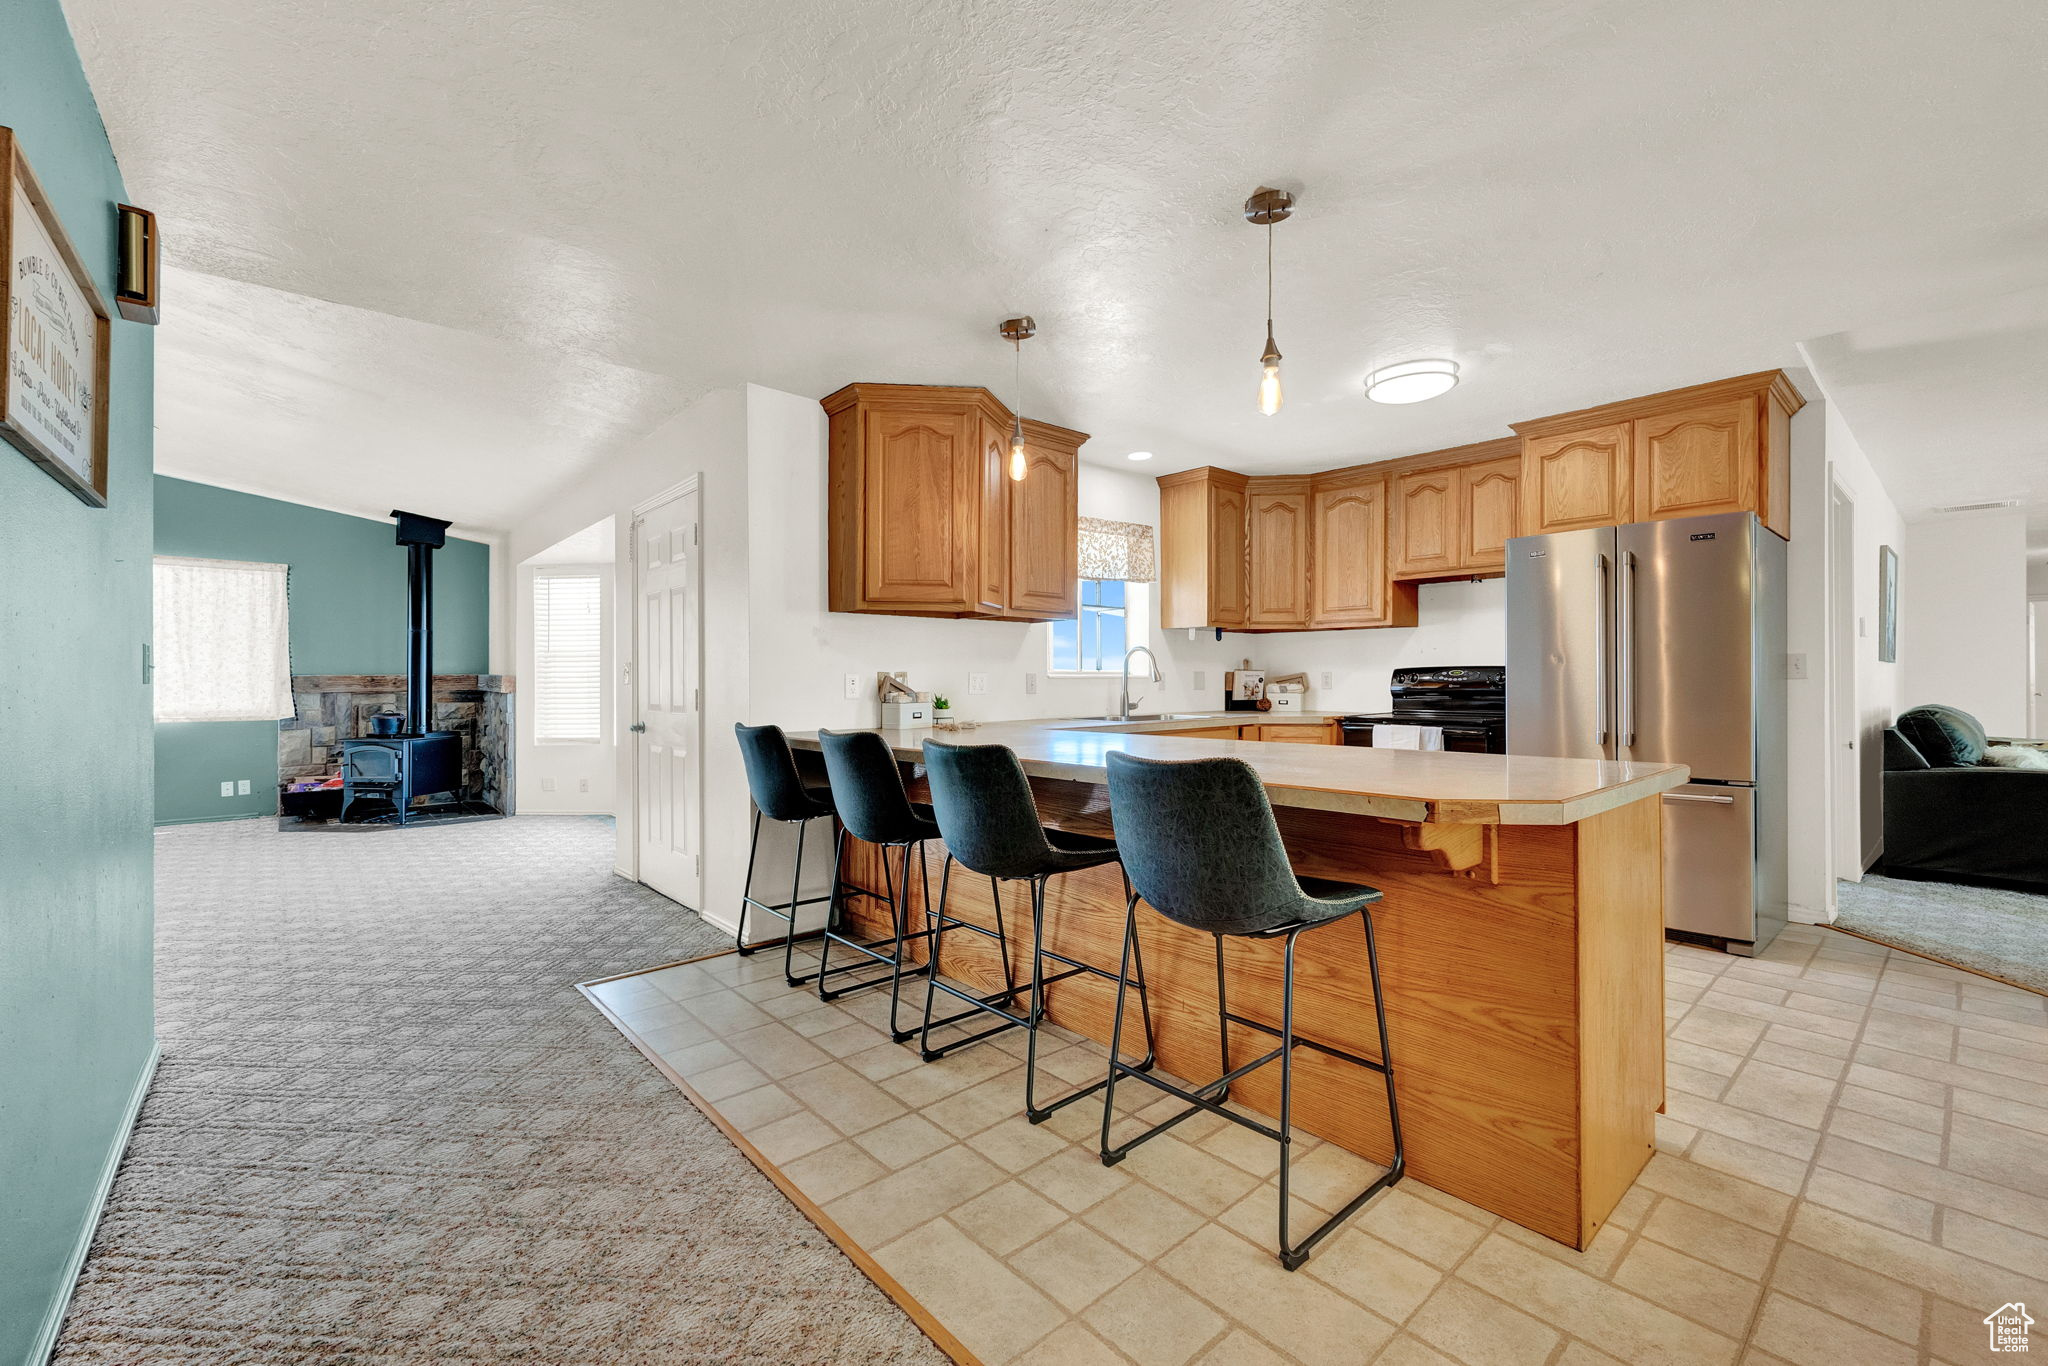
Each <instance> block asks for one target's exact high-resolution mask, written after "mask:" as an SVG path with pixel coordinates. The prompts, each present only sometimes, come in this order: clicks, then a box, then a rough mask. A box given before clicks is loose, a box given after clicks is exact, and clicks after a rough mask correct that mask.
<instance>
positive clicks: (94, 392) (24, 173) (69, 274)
mask: <svg viewBox="0 0 2048 1366" xmlns="http://www.w3.org/2000/svg"><path fill="white" fill-rule="evenodd" d="M0 265H4V266H5V267H6V272H7V273H6V277H5V278H4V279H0V437H5V438H6V439H7V440H8V442H10V443H11V444H12V445H14V446H15V447H16V448H17V449H18V450H20V451H21V453H22V454H23V455H25V456H27V457H28V458H29V459H31V460H33V461H35V462H36V463H37V464H38V465H41V466H42V467H43V468H44V469H45V470H48V471H49V473H50V476H51V477H52V478H53V479H55V480H56V481H57V482H58V483H60V484H62V485H64V487H66V488H68V489H70V490H71V491H72V492H73V493H74V494H76V495H77V496H78V498H79V500H80V501H81V502H84V503H89V504H91V505H92V506H94V507H105V506H106V505H107V370H108V348H109V345H110V343H111V340H112V333H113V321H112V315H111V314H110V313H108V311H107V305H106V301H105V300H104V299H102V298H101V297H100V291H99V286H97V285H96V284H94V283H93V278H92V272H91V271H89V270H87V269H86V268H85V262H84V261H83V260H81V259H80V257H79V255H78V249H77V248H76V247H74V246H73V245H72V244H71V238H70V236H69V234H67V233H66V232H65V231H64V225H63V224H62V223H60V222H58V221H57V215H56V212H55V211H54V210H53V209H52V208H51V207H50V201H49V199H48V198H47V197H46V196H45V195H44V194H43V188H42V186H41V185H39V184H37V183H36V177H35V172H34V171H32V170H30V169H29V164H28V158H27V157H25V156H23V155H22V151H21V144H20V143H19V142H17V141H16V140H15V137H14V131H13V130H12V129H10V128H0Z"/></svg>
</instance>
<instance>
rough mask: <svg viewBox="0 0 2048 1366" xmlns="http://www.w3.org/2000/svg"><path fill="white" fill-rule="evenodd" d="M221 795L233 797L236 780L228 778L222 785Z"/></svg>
mask: <svg viewBox="0 0 2048 1366" xmlns="http://www.w3.org/2000/svg"><path fill="white" fill-rule="evenodd" d="M220 795H221V796H223V797H232V796H234V795H235V780H234V779H233V778H230V779H228V780H227V781H226V782H224V783H222V784H221V785H220Z"/></svg>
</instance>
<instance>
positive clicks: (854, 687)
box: [846, 674, 860, 702]
mask: <svg viewBox="0 0 2048 1366" xmlns="http://www.w3.org/2000/svg"><path fill="white" fill-rule="evenodd" d="M846 700H847V701H849V702H858V701H859V700H860V675H859V674H848V675H847V676H846Z"/></svg>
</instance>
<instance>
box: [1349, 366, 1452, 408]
mask: <svg viewBox="0 0 2048 1366" xmlns="http://www.w3.org/2000/svg"><path fill="white" fill-rule="evenodd" d="M1457 383H1458V363H1457V362H1456V361H1453V360H1407V361H1402V362H1401V363H1400V364H1399V365H1383V366H1381V367H1380V368H1379V369H1377V370H1375V371H1373V372H1372V373H1371V374H1369V375H1367V376H1366V377H1365V396H1366V397H1367V398H1369V399H1371V400H1372V401H1373V402H1374V403H1421V402H1422V401H1423V400H1425V399H1431V398H1435V397H1436V396H1437V395H1439V394H1448V393H1449V392H1450V391H1451V390H1452V389H1453V388H1455V387H1456V386H1457Z"/></svg>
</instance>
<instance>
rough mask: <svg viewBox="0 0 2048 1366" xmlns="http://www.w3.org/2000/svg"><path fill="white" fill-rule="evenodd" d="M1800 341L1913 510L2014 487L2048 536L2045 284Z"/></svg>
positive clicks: (1989, 497)
mask: <svg viewBox="0 0 2048 1366" xmlns="http://www.w3.org/2000/svg"><path fill="white" fill-rule="evenodd" d="M1803 349H1804V351H1805V352H1806V356H1807V361H1808V364H1809V365H1810V366H1811V367H1812V369H1813V373H1814V377H1815V378H1816V379H1817V380H1819V381H1820V383H1821V384H1822V385H1824V386H1825V387H1826V389H1827V391H1828V394H1829V395H1830V396H1831V397H1832V398H1833V399H1834V400H1835V401H1836V402H1837V403H1838V404H1840V405H1841V409H1842V413H1843V416H1844V417H1845V418H1846V419H1847V421H1848V423H1849V427H1850V430H1851V431H1852V432H1854V433H1855V435H1856V439H1857V444H1859V445H1861V446H1862V447H1863V453H1864V454H1865V455H1867V456H1869V457H1870V463H1871V465H1872V466H1873V467H1874V468H1875V469H1876V470H1877V473H1878V477H1879V478H1881V479H1882V480H1884V486H1885V491H1886V492H1887V493H1889V494H1891V496H1892V500H1893V501H1894V502H1896V503H1897V504H1898V505H1899V510H1900V511H1901V512H1903V513H1905V515H1906V516H1908V517H1917V516H1924V515H1926V514H1928V513H1930V512H1932V511H1933V510H1934V509H1936V508H1941V507H1954V506H1956V505H1958V504H1967V503H1984V502H1992V501H1996V500H2002V499H2008V498H2010V499H2015V500H2017V501H2018V502H2019V503H2020V505H2021V506H2022V507H2024V508H2025V509H2026V511H2027V538H2028V541H2029V543H2030V544H2034V545H2041V544H2043V543H2044V542H2048V287H2043V288H2040V289H2031V290H2024V291H2020V292H2017V293H2013V294H2008V295H2005V296H2002V297H2000V298H1997V299H1992V300H1989V301H1986V302H1982V303H1973V304H1970V305H1967V306H1964V307H1959V308H1950V309H1943V310H1941V311H1940V312H1937V313H1931V314H1925V315H1922V316H1919V317H1915V318H1911V319H1908V320H1905V321H1902V322H1893V323H1885V324H1873V325H1871V326H1867V327H1859V328H1855V329H1853V330H1851V331H1848V332H1839V333H1835V334H1833V335H1831V336H1826V337H1818V338H1815V339H1814V340H1813V341H1811V342H1808V343H1807V344H1806V345H1805V347H1804V348H1803Z"/></svg>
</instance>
